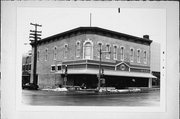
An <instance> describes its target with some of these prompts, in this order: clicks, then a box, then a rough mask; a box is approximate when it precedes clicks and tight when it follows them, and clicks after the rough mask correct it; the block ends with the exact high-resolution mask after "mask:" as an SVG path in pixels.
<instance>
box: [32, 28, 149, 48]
mask: <svg viewBox="0 0 180 119" xmlns="http://www.w3.org/2000/svg"><path fill="white" fill-rule="evenodd" d="M89 30H91V31H92V30H93V31H102V32H104V33H110V34H113V35H116V36H121V37H128V38H132V39H133V40H140V41H143V42H147V43H149V44H150V43H151V42H152V40H150V39H145V38H141V37H137V36H133V35H128V34H124V33H120V32H116V31H112V30H108V29H104V28H100V27H77V28H74V29H71V30H68V31H65V32H62V33H59V34H55V35H52V36H49V37H46V38H44V39H42V40H39V41H37V44H41V43H44V42H48V41H50V40H51V39H53V38H54V40H55V38H57V37H65V36H67V35H68V34H71V33H73V32H77V31H89ZM95 34H96V33H95ZM31 45H32V46H33V45H34V42H32V43H31Z"/></svg>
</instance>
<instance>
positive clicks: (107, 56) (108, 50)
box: [106, 43, 111, 59]
mask: <svg viewBox="0 0 180 119" xmlns="http://www.w3.org/2000/svg"><path fill="white" fill-rule="evenodd" d="M107 46H109V48H108V47H107ZM107 48H108V49H107ZM106 52H111V44H109V43H107V44H106ZM106 59H111V55H110V53H106Z"/></svg>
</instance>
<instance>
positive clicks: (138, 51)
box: [137, 49, 141, 63]
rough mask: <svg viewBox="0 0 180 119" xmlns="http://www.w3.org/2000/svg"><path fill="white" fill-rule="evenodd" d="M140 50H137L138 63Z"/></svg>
mask: <svg viewBox="0 0 180 119" xmlns="http://www.w3.org/2000/svg"><path fill="white" fill-rule="evenodd" d="M140 52H141V51H140V50H139V49H138V50H137V62H138V63H140Z"/></svg>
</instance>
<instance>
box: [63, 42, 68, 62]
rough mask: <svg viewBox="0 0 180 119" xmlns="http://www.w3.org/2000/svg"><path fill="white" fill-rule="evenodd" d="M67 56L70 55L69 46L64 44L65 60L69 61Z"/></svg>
mask: <svg viewBox="0 0 180 119" xmlns="http://www.w3.org/2000/svg"><path fill="white" fill-rule="evenodd" d="M67 54H68V44H67V43H66V44H64V57H63V58H64V59H67Z"/></svg>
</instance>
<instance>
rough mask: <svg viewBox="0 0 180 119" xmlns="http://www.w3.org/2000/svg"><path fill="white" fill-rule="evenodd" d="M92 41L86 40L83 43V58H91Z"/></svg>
mask: <svg viewBox="0 0 180 119" xmlns="http://www.w3.org/2000/svg"><path fill="white" fill-rule="evenodd" d="M92 50H93V49H92V43H91V42H86V43H85V44H84V58H85V59H91V58H92Z"/></svg>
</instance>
